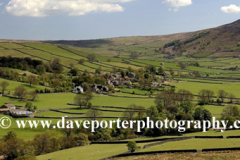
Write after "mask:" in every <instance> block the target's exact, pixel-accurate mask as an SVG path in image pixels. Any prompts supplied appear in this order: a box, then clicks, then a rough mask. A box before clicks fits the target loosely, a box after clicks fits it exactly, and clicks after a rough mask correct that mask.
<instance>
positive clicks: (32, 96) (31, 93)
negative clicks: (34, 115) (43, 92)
mask: <svg viewBox="0 0 240 160" xmlns="http://www.w3.org/2000/svg"><path fill="white" fill-rule="evenodd" d="M28 95H29V96H30V98H31V101H34V100H36V99H37V98H38V93H37V92H36V91H30V92H28Z"/></svg>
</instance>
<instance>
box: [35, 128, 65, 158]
mask: <svg viewBox="0 0 240 160" xmlns="http://www.w3.org/2000/svg"><path fill="white" fill-rule="evenodd" d="M58 139H60V136H58V133H57V132H54V131H48V132H44V133H41V134H37V135H35V137H34V139H33V146H34V148H35V154H36V155H41V154H46V153H50V152H53V151H57V150H59V149H60V144H59V140H58Z"/></svg>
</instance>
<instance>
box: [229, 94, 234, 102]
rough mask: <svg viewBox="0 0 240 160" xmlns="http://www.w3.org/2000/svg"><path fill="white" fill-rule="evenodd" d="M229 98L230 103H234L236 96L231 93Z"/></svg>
mask: <svg viewBox="0 0 240 160" xmlns="http://www.w3.org/2000/svg"><path fill="white" fill-rule="evenodd" d="M228 98H229V100H230V103H233V100H234V99H235V98H236V96H235V95H234V94H232V93H229V94H228Z"/></svg>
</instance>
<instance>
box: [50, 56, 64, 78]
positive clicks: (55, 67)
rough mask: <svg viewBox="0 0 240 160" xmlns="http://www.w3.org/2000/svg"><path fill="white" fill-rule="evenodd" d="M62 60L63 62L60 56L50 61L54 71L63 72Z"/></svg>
mask: <svg viewBox="0 0 240 160" xmlns="http://www.w3.org/2000/svg"><path fill="white" fill-rule="evenodd" d="M60 62H61V60H60V59H59V58H55V59H53V60H52V61H51V62H50V65H49V66H50V68H51V69H52V71H53V72H54V73H57V74H59V73H62V71H63V67H62V65H61V64H60Z"/></svg>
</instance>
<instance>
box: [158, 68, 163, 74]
mask: <svg viewBox="0 0 240 160" xmlns="http://www.w3.org/2000/svg"><path fill="white" fill-rule="evenodd" d="M158 74H161V75H163V74H165V71H164V69H163V67H159V68H158Z"/></svg>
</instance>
